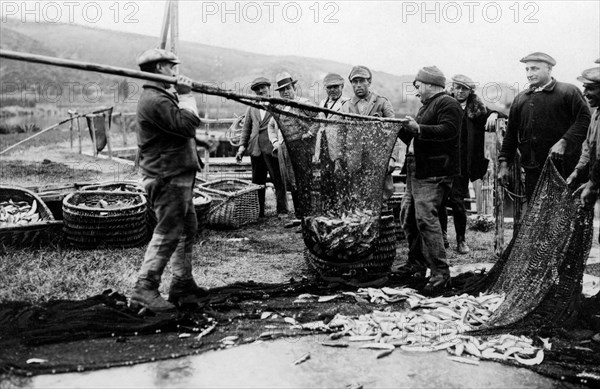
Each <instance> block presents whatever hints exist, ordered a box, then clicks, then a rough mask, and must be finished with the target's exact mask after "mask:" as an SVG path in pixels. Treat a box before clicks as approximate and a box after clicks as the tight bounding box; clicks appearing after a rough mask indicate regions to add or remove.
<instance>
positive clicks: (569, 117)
mask: <svg viewBox="0 0 600 389" xmlns="http://www.w3.org/2000/svg"><path fill="white" fill-rule="evenodd" d="M521 62H522V63H524V64H525V71H526V73H527V79H528V81H529V89H527V90H525V91H523V92H521V93H519V94H518V95H517V96H516V97H515V99H514V101H513V103H512V106H511V108H510V112H509V115H508V117H509V120H508V128H507V131H506V136H505V137H504V142H503V143H502V149H501V151H500V154H499V156H498V161H499V163H500V168H499V172H498V182H499V184H500V185H502V186H507V185H508V184H509V171H508V166H509V164H510V163H512V161H513V159H514V156H515V153H516V151H517V148H518V149H519V151H520V152H521V166H523V168H524V169H525V197H526V199H527V201H529V200H530V199H531V197H532V196H533V192H534V189H535V186H536V184H537V182H538V180H539V178H540V174H541V172H542V167H543V166H544V162H545V161H546V158H547V157H548V156H550V157H551V158H552V159H553V160H554V161H555V164H556V166H557V168H558V170H559V172H560V173H561V175H562V176H563V177H567V175H569V174H570V173H571V172H572V171H573V169H574V168H575V165H576V164H577V161H578V159H579V156H580V153H581V143H582V142H583V141H584V139H585V135H586V131H587V128H588V125H589V124H590V111H589V109H588V107H587V104H586V103H585V100H584V99H583V95H582V94H581V92H580V91H579V89H578V88H577V87H576V86H575V85H571V84H567V83H564V82H559V81H556V80H555V79H554V77H552V68H553V66H554V65H556V61H555V60H554V58H552V57H551V56H549V55H548V54H545V53H540V52H535V53H531V54H529V55H527V56H525V57H523V58H521Z"/></svg>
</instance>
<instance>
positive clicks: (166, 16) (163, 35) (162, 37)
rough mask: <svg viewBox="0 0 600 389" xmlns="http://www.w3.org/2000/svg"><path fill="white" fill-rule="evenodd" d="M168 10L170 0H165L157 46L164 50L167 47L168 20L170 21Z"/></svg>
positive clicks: (169, 9)
mask: <svg viewBox="0 0 600 389" xmlns="http://www.w3.org/2000/svg"><path fill="white" fill-rule="evenodd" d="M170 12H171V1H170V0H167V1H165V13H164V14H163V24H162V30H161V31H160V42H159V43H158V47H159V48H161V49H163V50H165V49H166V48H167V39H168V36H169V22H170V19H171V17H170Z"/></svg>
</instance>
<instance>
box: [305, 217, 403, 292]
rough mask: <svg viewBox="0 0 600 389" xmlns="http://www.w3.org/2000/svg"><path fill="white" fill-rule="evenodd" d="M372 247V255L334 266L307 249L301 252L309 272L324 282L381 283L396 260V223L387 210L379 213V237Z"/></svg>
mask: <svg viewBox="0 0 600 389" xmlns="http://www.w3.org/2000/svg"><path fill="white" fill-rule="evenodd" d="M374 244H375V251H374V253H373V254H371V255H370V256H369V257H367V258H366V259H364V260H361V261H357V262H351V263H337V262H329V261H325V260H323V259H321V258H319V257H317V256H316V255H314V254H313V253H311V252H310V251H309V250H308V249H305V250H304V259H305V260H306V262H307V264H308V266H309V268H310V269H311V270H313V271H315V272H316V273H317V274H318V275H319V276H320V277H321V278H323V279H324V280H327V281H344V282H349V283H357V284H361V283H367V282H379V281H384V280H385V279H386V277H387V276H388V275H389V273H390V270H391V268H392V264H393V263H394V260H395V258H396V236H395V223H394V216H393V215H392V212H391V211H390V210H385V211H382V213H381V224H380V229H379V237H378V238H377V241H376V242H375V243H374Z"/></svg>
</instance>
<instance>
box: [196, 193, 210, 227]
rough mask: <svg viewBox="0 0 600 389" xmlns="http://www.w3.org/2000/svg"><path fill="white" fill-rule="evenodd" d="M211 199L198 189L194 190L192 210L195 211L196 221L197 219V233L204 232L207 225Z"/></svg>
mask: <svg viewBox="0 0 600 389" xmlns="http://www.w3.org/2000/svg"><path fill="white" fill-rule="evenodd" d="M211 203H212V198H211V197H210V196H209V195H207V194H206V193H202V192H201V191H200V190H198V189H194V208H195V209H196V219H198V233H201V232H202V231H204V228H205V227H206V224H207V223H208V215H209V213H210V205H211Z"/></svg>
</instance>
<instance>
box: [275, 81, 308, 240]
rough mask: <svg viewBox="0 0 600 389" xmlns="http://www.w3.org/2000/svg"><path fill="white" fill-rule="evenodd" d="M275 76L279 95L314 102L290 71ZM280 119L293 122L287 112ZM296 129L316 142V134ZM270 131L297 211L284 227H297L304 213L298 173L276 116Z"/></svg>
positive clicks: (284, 178)
mask: <svg viewBox="0 0 600 389" xmlns="http://www.w3.org/2000/svg"><path fill="white" fill-rule="evenodd" d="M275 78H276V82H277V87H276V88H275V90H276V91H278V92H279V96H280V97H281V98H283V99H288V100H293V101H296V102H299V103H304V104H312V103H311V102H310V100H308V99H306V98H304V97H300V96H299V95H298V94H297V90H296V83H297V82H298V80H294V78H293V77H292V76H291V74H289V73H288V72H281V73H279V74H277V76H276V77H275ZM283 110H284V111H287V112H290V113H292V114H301V115H308V116H316V113H314V112H308V111H304V110H301V109H298V108H292V107H290V106H285V107H284V108H283ZM278 120H280V121H283V122H284V125H285V124H290V123H291V121H290V120H291V119H290V118H288V117H286V115H285V114H281V115H279V118H278ZM290 125H291V124H290ZM296 130H297V131H298V132H303V133H302V134H299V138H300V139H298V140H303V141H311V139H312V141H313V142H314V135H315V134H313V133H311V132H308V131H306V132H304V131H303V129H301V128H297V129H296ZM268 133H269V140H270V141H271V143H272V144H273V153H274V154H277V158H278V159H279V168H280V170H281V176H282V179H283V183H284V185H285V188H286V190H289V191H290V192H291V194H292V202H293V204H294V213H295V216H296V218H295V219H293V220H291V221H290V222H289V223H287V224H286V225H285V226H284V227H286V228H291V227H297V226H299V225H300V224H301V219H302V215H303V213H302V200H301V198H300V193H299V191H298V186H297V183H296V175H295V173H294V169H293V167H292V162H291V160H290V156H289V153H288V148H287V145H286V143H285V142H284V139H283V134H282V133H281V130H280V129H279V124H278V123H277V121H276V120H275V118H274V117H272V118H271V120H270V121H269V126H268ZM297 157H298V158H299V159H302V156H300V155H297ZM306 163H308V161H306Z"/></svg>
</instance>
